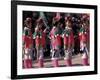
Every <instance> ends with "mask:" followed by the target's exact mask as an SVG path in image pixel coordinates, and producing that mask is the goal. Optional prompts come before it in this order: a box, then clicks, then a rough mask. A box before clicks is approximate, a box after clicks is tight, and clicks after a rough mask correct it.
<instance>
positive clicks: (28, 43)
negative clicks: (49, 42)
mask: <svg viewBox="0 0 100 80" xmlns="http://www.w3.org/2000/svg"><path fill="white" fill-rule="evenodd" d="M25 25H26V27H24V35H23V43H24V44H23V45H24V54H23V57H24V60H23V66H24V68H32V48H33V38H32V32H31V27H32V23H31V18H26V20H25Z"/></svg>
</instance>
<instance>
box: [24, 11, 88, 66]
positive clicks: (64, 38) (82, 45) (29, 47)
mask: <svg viewBox="0 0 100 80" xmlns="http://www.w3.org/2000/svg"><path fill="white" fill-rule="evenodd" d="M55 14H56V15H55V16H53V17H52V18H51V24H52V25H51V24H50V23H48V24H49V25H51V26H52V27H50V28H48V27H47V26H46V25H48V24H46V23H45V20H44V18H43V17H41V16H40V17H39V18H38V19H36V20H35V23H36V24H35V25H34V26H32V18H31V17H27V18H26V19H25V20H24V29H23V67H24V68H32V67H33V66H34V62H33V61H34V59H33V58H34V57H33V56H34V55H35V56H36V60H37V63H38V64H39V65H38V67H44V53H45V52H46V51H48V50H49V52H50V53H51V56H50V57H49V58H50V59H51V61H52V65H53V66H54V67H58V66H59V62H58V61H59V58H60V57H63V58H64V61H65V65H66V66H71V65H72V55H73V54H75V50H76V49H75V46H77V45H78V43H79V48H78V50H79V52H77V53H83V54H82V64H83V65H88V56H89V54H88V52H89V46H88V45H89V14H81V17H80V18H79V17H78V18H79V19H78V18H75V17H73V16H72V15H70V14H68V15H64V16H61V13H55ZM75 19H76V20H75ZM47 21H48V20H47ZM75 21H76V22H75ZM74 23H77V24H78V25H79V27H78V28H79V29H78V28H77V29H75V28H76V27H75V26H76V25H77V24H74ZM45 24H46V25H45ZM33 29H34V30H33ZM75 30H76V32H75ZM76 37H77V38H76ZM76 39H77V40H76ZM48 45H49V48H48ZM77 47H78V46H77ZM62 52H63V53H64V55H63V56H62V55H61V53H62ZM46 54H48V52H46Z"/></svg>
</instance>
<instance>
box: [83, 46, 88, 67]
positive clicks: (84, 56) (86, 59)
mask: <svg viewBox="0 0 100 80" xmlns="http://www.w3.org/2000/svg"><path fill="white" fill-rule="evenodd" d="M82 64H83V65H84V66H86V65H88V50H87V47H86V46H84V50H83V55H82Z"/></svg>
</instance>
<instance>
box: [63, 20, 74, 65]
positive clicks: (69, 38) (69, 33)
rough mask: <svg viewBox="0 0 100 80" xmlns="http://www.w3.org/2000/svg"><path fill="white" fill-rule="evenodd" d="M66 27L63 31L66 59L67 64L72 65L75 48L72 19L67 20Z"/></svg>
mask: <svg viewBox="0 0 100 80" xmlns="http://www.w3.org/2000/svg"><path fill="white" fill-rule="evenodd" d="M65 23H66V27H65V30H64V32H63V35H62V37H63V43H64V51H65V58H64V59H65V61H66V65H67V66H71V65H72V62H71V58H72V52H73V49H74V35H73V30H72V26H71V25H72V23H71V21H70V20H66V21H65Z"/></svg>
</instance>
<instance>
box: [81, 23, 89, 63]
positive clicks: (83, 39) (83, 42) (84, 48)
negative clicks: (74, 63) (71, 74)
mask: <svg viewBox="0 0 100 80" xmlns="http://www.w3.org/2000/svg"><path fill="white" fill-rule="evenodd" d="M86 27H87V26H86V23H83V24H82V27H81V28H80V31H79V38H80V51H81V52H82V53H83V54H82V64H83V65H88V49H87V39H88V38H87V37H88V33H87V30H86Z"/></svg>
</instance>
